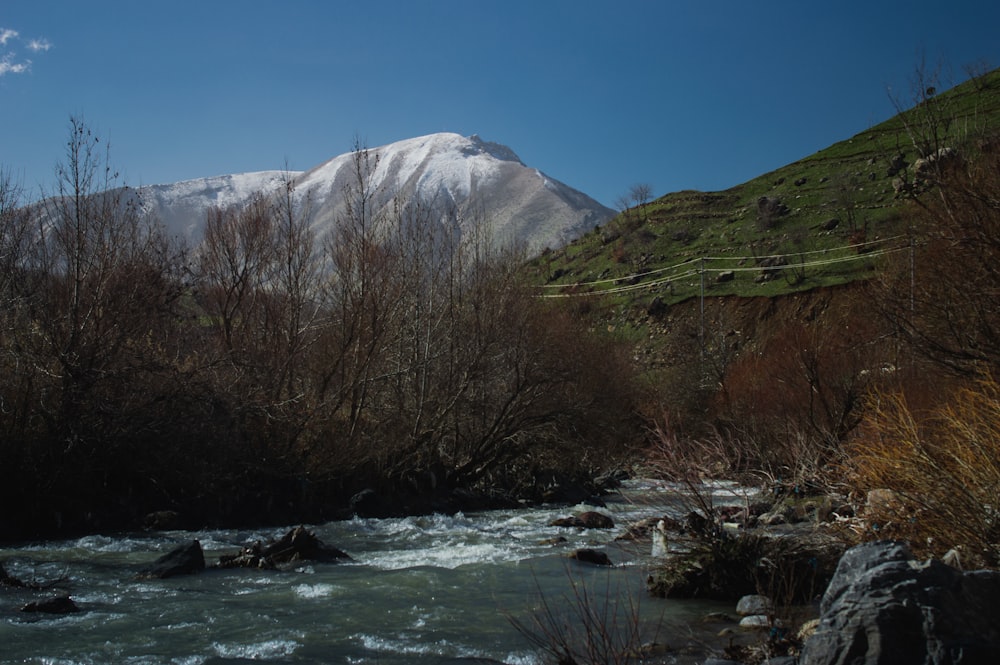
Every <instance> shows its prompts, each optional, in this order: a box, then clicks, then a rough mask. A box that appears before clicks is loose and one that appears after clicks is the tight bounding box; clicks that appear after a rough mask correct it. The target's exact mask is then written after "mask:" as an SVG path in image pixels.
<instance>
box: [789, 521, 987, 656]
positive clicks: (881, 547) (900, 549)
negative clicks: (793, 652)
mask: <svg viewBox="0 0 1000 665" xmlns="http://www.w3.org/2000/svg"><path fill="white" fill-rule="evenodd" d="M998 603H1000V572H997V571H974V572H964V573H963V572H962V571H959V570H956V569H955V568H952V567H950V566H947V565H945V564H943V563H941V562H940V561H935V560H930V561H927V562H923V563H921V562H917V561H914V560H913V556H912V554H911V553H910V551H909V549H908V548H907V547H906V546H905V545H904V544H902V543H898V542H891V541H881V542H874V543H865V544H862V545H858V546H857V547H854V548H852V549H850V550H848V551H847V552H846V553H845V554H844V556H843V557H842V558H841V560H840V564H839V565H838V567H837V572H836V573H835V574H834V577H833V580H832V581H831V582H830V585H829V587H828V588H827V590H826V593H825V594H824V596H823V601H822V603H821V605H820V611H821V615H820V622H819V625H818V626H817V628H816V632H815V633H814V634H813V635H812V636H811V637H810V638H809V639H808V640H807V641H806V643H805V646H804V648H803V651H802V656H801V658H800V661H799V662H800V663H802V665H862V664H864V665H890V664H892V663H922V664H926V665H956V664H957V663H962V665H972V664H976V665H978V664H980V663H982V664H983V665H985V664H987V663H989V664H993V663H998V662H1000V621H998V620H997V615H996V610H995V608H996V607H997V605H998Z"/></svg>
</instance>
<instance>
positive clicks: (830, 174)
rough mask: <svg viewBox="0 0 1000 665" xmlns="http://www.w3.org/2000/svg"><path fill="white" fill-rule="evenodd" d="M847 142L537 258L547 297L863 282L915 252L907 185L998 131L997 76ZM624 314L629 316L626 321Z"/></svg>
mask: <svg viewBox="0 0 1000 665" xmlns="http://www.w3.org/2000/svg"><path fill="white" fill-rule="evenodd" d="M922 97H923V99H922V100H921V101H920V102H919V103H917V104H915V105H914V106H913V107H912V108H910V109H908V110H906V111H905V112H903V113H901V114H900V115H897V116H896V117H894V118H892V119H890V120H888V121H886V122H883V123H881V124H879V125H877V126H875V127H872V128H870V129H868V130H865V131H863V132H861V133H859V134H857V135H855V136H853V137H851V138H849V139H847V140H845V141H841V142H839V143H836V144H834V145H832V146H830V147H828V148H826V149H825V150H821V151H819V152H817V153H815V154H813V155H811V156H808V157H805V158H804V159H801V160H799V161H797V162H794V163H791V164H788V165H787V166H784V167H782V168H780V169H777V170H775V171H772V172H770V173H766V174H764V175H761V176H760V177H757V178H755V179H753V180H750V181H749V182H746V183H743V184H741V185H737V186H735V187H732V188H730V189H728V190H725V191H721V192H699V191H682V192H675V193H672V194H667V195H666V196H663V197H661V198H659V199H657V200H655V201H652V202H651V203H648V204H646V205H644V206H641V207H637V208H633V209H631V210H628V211H626V212H623V213H622V214H620V215H619V216H618V217H617V218H615V219H614V220H612V221H611V222H609V223H608V224H606V225H604V226H603V227H600V228H595V229H594V231H593V232H591V233H588V234H587V235H586V236H585V237H583V238H580V239H578V240H577V241H575V242H573V243H571V244H570V245H568V246H566V247H564V248H562V249H558V250H554V251H547V252H545V253H544V254H543V255H542V256H540V257H538V258H537V259H535V260H534V261H532V263H531V265H530V275H531V280H532V283H534V284H536V285H538V287H539V289H540V293H542V294H543V295H545V296H548V297H559V298H588V299H594V298H593V296H595V295H600V296H601V297H599V298H597V299H596V300H599V301H601V303H602V305H601V307H602V309H603V308H604V307H613V308H616V309H619V310H620V311H621V309H620V308H624V309H625V310H629V309H632V308H633V307H642V308H643V309H645V308H646V307H648V305H649V303H650V302H651V301H652V300H653V299H654V298H659V299H660V301H662V302H663V303H664V304H666V305H670V304H674V303H677V302H681V301H683V300H686V299H688V298H691V297H695V296H699V295H701V294H704V295H706V296H709V295H711V296H724V295H739V296H775V295H780V294H784V293H790V292H795V291H802V290H808V289H813V288H817V287H822V286H832V285H837V284H843V283H847V282H852V281H855V280H858V279H864V278H866V277H867V276H869V275H870V274H871V271H872V269H873V267H874V266H875V264H876V261H877V260H878V258H879V257H880V256H883V255H884V254H885V253H886V252H892V251H894V250H898V249H900V248H904V247H906V246H907V245H908V242H909V240H908V237H907V224H906V219H905V216H906V215H905V209H906V208H905V204H906V201H907V199H908V198H909V195H908V193H907V192H905V191H903V192H900V191H899V190H900V188H901V187H905V186H909V185H913V184H914V183H917V184H919V179H920V178H919V174H918V173H917V171H918V168H917V166H918V164H917V160H918V158H920V157H921V156H922V155H927V154H932V153H935V152H936V151H937V150H938V149H940V148H961V149H962V150H963V152H964V153H965V154H969V153H970V151H972V152H974V151H975V149H976V145H977V140H978V139H979V138H981V137H983V136H985V135H987V134H990V133H994V132H995V131H996V129H997V128H998V127H1000V70H994V71H993V72H990V73H988V74H985V75H983V76H980V77H978V78H975V79H970V80H969V81H966V82H965V83H962V84H961V85H958V86H956V87H954V88H952V89H950V90H948V91H947V92H943V93H940V94H935V91H934V90H933V89H932V88H931V89H928V90H926V91H925V92H924V93H923V94H922ZM623 313H624V312H623Z"/></svg>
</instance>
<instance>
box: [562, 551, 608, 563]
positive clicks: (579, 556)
mask: <svg viewBox="0 0 1000 665" xmlns="http://www.w3.org/2000/svg"><path fill="white" fill-rule="evenodd" d="M569 558H571V559H576V560H577V561H582V562H583V563H592V564H594V565H595V566H611V565H614V564H612V563H611V559H610V558H609V557H608V555H607V554H605V553H604V552H602V551H601V550H593V549H589V548H584V549H579V550H576V551H575V552H573V553H572V554H570V555H569Z"/></svg>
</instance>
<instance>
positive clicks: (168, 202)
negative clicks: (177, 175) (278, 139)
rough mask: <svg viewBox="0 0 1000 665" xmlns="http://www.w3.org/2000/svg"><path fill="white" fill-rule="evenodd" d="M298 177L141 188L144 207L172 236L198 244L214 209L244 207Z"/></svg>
mask: <svg viewBox="0 0 1000 665" xmlns="http://www.w3.org/2000/svg"><path fill="white" fill-rule="evenodd" d="M298 175H300V173H299V172H288V171H260V172H258V173H239V174H235V175H221V176H214V177H211V178H197V179H195V180H184V181H183V182H177V183H174V184H172V185H147V186H144V187H142V188H140V196H141V199H142V205H143V208H144V209H145V210H146V211H147V212H149V213H152V214H154V215H156V216H157V218H158V219H159V221H160V222H161V223H162V224H163V225H164V227H165V228H166V229H167V230H168V232H169V233H171V234H172V235H179V236H181V237H183V238H185V239H187V240H190V241H194V242H198V241H199V240H200V239H201V236H202V233H203V232H204V228H205V215H206V213H207V211H208V209H209V208H210V207H212V206H218V207H220V208H226V207H229V206H232V205H240V204H242V203H243V202H245V201H247V200H248V199H249V198H250V197H251V196H253V194H255V193H257V192H261V193H265V194H266V193H269V192H273V191H275V190H277V189H278V187H280V186H281V184H282V183H283V182H285V181H286V180H287V179H289V178H295V177H297V176H298Z"/></svg>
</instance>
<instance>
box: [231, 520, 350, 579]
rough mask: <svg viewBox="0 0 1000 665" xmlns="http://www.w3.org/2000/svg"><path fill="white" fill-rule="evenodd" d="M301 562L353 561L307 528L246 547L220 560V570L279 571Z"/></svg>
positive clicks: (295, 529)
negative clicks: (277, 538) (279, 567)
mask: <svg viewBox="0 0 1000 665" xmlns="http://www.w3.org/2000/svg"><path fill="white" fill-rule="evenodd" d="M298 561H318V562H321V563H340V562H343V561H352V559H351V556H350V555H349V554H347V553H346V552H344V551H343V550H341V549H338V548H336V547H333V546H332V545H327V544H326V543H324V542H323V541H322V540H320V539H319V538H317V537H316V534H314V533H313V532H311V531H309V530H308V529H306V528H305V527H304V526H297V527H295V528H294V529H292V530H291V531H289V532H288V533H286V534H285V535H284V536H282V537H281V538H280V539H279V540H276V541H274V542H271V543H268V544H267V545H264V544H262V543H260V542H256V543H253V544H252V545H249V546H247V547H244V548H243V550H241V551H240V553H239V554H234V555H226V556H222V557H219V563H218V567H219V568H263V569H271V568H276V567H277V566H279V565H282V564H289V563H295V562H298Z"/></svg>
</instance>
